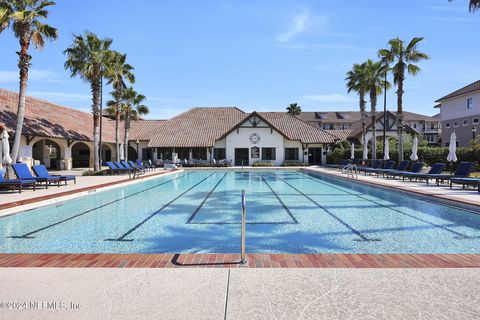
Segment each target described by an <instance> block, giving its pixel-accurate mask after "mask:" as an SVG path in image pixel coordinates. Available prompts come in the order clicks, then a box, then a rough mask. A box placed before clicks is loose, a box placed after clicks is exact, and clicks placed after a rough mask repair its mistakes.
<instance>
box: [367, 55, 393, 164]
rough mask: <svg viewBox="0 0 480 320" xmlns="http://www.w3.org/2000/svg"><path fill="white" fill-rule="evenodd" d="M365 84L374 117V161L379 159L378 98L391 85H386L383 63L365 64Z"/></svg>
mask: <svg viewBox="0 0 480 320" xmlns="http://www.w3.org/2000/svg"><path fill="white" fill-rule="evenodd" d="M364 68H365V75H364V84H365V87H366V89H367V91H368V92H369V95H370V109H371V110H370V112H371V117H372V159H377V130H376V124H377V96H378V95H380V94H382V92H383V88H385V86H386V88H387V89H388V88H389V85H390V84H389V83H388V82H387V83H385V72H387V69H386V66H385V64H384V63H382V61H377V62H374V61H373V60H371V59H368V60H367V62H366V63H365V66H364Z"/></svg>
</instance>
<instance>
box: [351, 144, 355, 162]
mask: <svg viewBox="0 0 480 320" xmlns="http://www.w3.org/2000/svg"><path fill="white" fill-rule="evenodd" d="M350 159H352V160H353V159H355V143H352V151H351V153H350Z"/></svg>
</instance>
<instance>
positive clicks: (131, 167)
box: [121, 160, 143, 172]
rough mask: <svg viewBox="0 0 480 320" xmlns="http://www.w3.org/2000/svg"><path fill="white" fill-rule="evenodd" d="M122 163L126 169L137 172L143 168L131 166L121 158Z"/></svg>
mask: <svg viewBox="0 0 480 320" xmlns="http://www.w3.org/2000/svg"><path fill="white" fill-rule="evenodd" d="M121 163H122V165H123V166H124V167H125V168H127V169H128V170H132V171H137V172H142V171H143V170H142V169H140V168H138V167H134V166H132V165H131V164H129V163H128V162H127V161H125V160H122V162H121Z"/></svg>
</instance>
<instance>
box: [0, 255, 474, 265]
mask: <svg viewBox="0 0 480 320" xmlns="http://www.w3.org/2000/svg"><path fill="white" fill-rule="evenodd" d="M239 258H240V256H239V254H213V253H212V254H15V253H11V254H0V268H5V267H15V268H480V254H256V253H255V254H247V264H246V265H241V264H240V263H239Z"/></svg>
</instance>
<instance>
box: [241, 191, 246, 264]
mask: <svg viewBox="0 0 480 320" xmlns="http://www.w3.org/2000/svg"><path fill="white" fill-rule="evenodd" d="M241 224H242V230H241V239H240V263H241V264H246V263H247V255H246V248H245V233H246V224H247V198H246V196H245V190H242V223H241Z"/></svg>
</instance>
